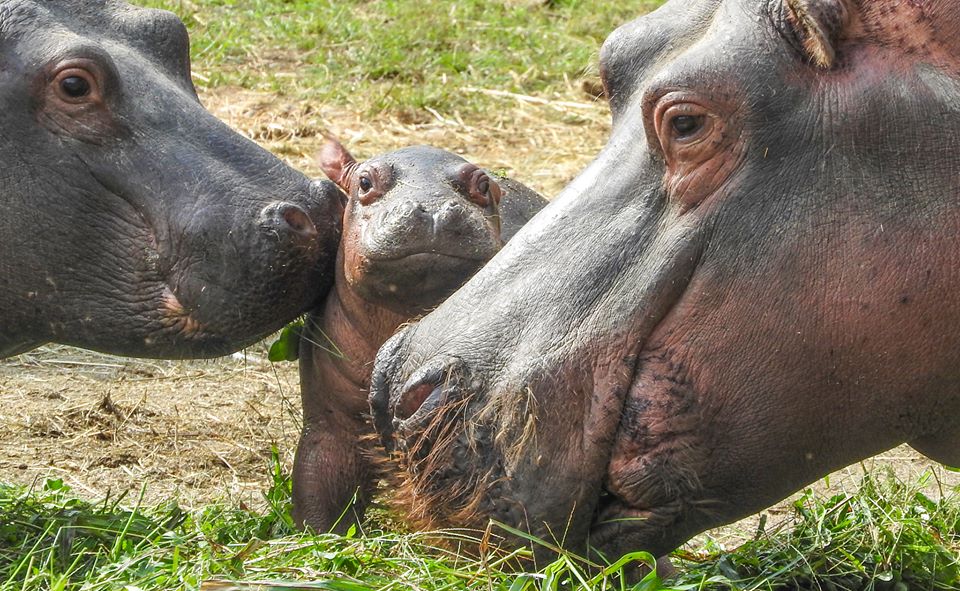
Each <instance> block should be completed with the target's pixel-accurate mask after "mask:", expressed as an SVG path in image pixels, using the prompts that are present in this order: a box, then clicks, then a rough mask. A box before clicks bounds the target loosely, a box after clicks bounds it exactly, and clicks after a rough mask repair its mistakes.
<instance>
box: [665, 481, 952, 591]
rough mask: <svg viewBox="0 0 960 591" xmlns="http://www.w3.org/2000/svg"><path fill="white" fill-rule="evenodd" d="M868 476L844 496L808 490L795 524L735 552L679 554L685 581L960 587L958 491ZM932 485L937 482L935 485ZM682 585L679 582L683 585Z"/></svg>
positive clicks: (718, 585) (700, 584)
mask: <svg viewBox="0 0 960 591" xmlns="http://www.w3.org/2000/svg"><path fill="white" fill-rule="evenodd" d="M932 478H934V476H933V473H932V472H927V473H925V474H924V476H923V477H922V478H921V480H920V481H918V482H903V481H901V480H899V479H897V478H896V477H895V476H894V475H893V474H892V472H891V473H889V474H887V473H883V472H881V473H879V474H869V473H868V474H867V475H866V476H865V477H864V479H863V481H862V483H861V485H860V487H859V488H858V489H857V490H856V491H853V492H851V493H848V494H837V495H834V496H830V497H821V496H819V495H818V494H816V493H814V492H813V490H812V489H806V490H805V491H804V492H803V494H802V495H801V496H800V498H799V499H798V500H797V501H795V502H794V503H793V507H794V510H795V515H794V518H793V520H792V522H787V523H784V524H781V525H780V526H779V527H776V528H774V529H773V530H770V531H761V532H758V535H757V537H756V539H755V540H753V541H751V542H748V543H747V544H745V545H743V546H741V547H740V548H738V549H737V550H736V551H734V552H710V548H706V549H704V550H702V551H699V552H698V553H697V554H695V555H694V554H683V553H680V554H681V555H682V556H684V557H686V558H688V559H691V558H692V559H695V560H693V561H690V562H689V563H688V566H689V570H687V571H686V572H685V573H684V574H683V576H682V577H681V578H680V583H681V584H682V585H693V586H695V587H696V588H704V589H825V590H839V589H849V590H859V589H878V590H886V589H890V590H896V591H901V590H902V591H906V590H907V589H960V492H958V491H957V490H950V489H948V488H947V489H945V488H944V487H942V486H939V487H934V488H935V489H936V490H937V494H936V495H935V496H933V497H931V496H930V495H928V494H927V493H925V492H924V490H926V489H929V488H930V486H929V485H930V484H931V479H932ZM933 484H936V483H933ZM682 585H681V586H682Z"/></svg>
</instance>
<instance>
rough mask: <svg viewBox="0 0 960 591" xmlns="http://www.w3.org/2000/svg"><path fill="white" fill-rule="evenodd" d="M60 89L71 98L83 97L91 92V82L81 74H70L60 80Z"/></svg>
mask: <svg viewBox="0 0 960 591" xmlns="http://www.w3.org/2000/svg"><path fill="white" fill-rule="evenodd" d="M60 89H61V90H62V91H63V93H64V94H65V95H67V96H69V97H70V98H83V97H85V96H87V95H88V94H90V82H89V81H87V79H86V78H81V77H80V76H69V77H67V78H64V79H63V80H61V81H60Z"/></svg>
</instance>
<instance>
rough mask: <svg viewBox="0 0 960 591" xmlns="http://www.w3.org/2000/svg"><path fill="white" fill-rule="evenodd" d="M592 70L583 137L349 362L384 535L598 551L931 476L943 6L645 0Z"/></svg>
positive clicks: (938, 349) (957, 314)
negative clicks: (815, 491)
mask: <svg viewBox="0 0 960 591" xmlns="http://www.w3.org/2000/svg"><path fill="white" fill-rule="evenodd" d="M600 66H601V71H602V74H603V79H604V84H605V87H606V91H607V95H608V96H609V97H610V104H611V108H612V111H613V131H612V135H611V137H610V140H609V142H608V144H607V146H606V148H605V149H604V150H603V151H602V152H601V153H600V155H599V156H598V157H597V159H596V160H595V161H594V162H593V163H592V164H591V165H590V166H589V167H588V168H587V169H586V170H585V171H584V172H583V173H582V174H581V175H580V176H579V178H577V179H576V180H575V181H573V183H572V184H571V185H570V186H569V187H568V188H567V189H566V190H565V191H563V193H562V194H561V195H559V196H558V197H557V198H556V199H555V200H554V201H552V202H551V204H550V205H549V206H548V207H547V208H546V209H544V210H543V211H542V212H541V213H540V214H538V215H537V216H536V217H535V218H534V219H533V220H531V221H530V223H529V224H527V225H526V226H525V227H524V228H523V230H521V231H520V232H519V233H518V234H517V236H516V237H515V238H514V239H513V240H511V242H510V243H509V244H508V245H506V246H505V247H504V249H503V250H501V252H500V253H499V254H498V255H497V256H496V257H494V258H493V260H492V261H491V262H490V263H489V264H488V265H487V266H486V267H484V268H483V269H482V270H481V271H480V272H479V273H477V274H476V275H475V276H474V277H473V279H471V280H470V281H469V282H468V283H467V284H466V285H464V287H463V288H461V289H460V290H459V291H457V293H455V294H454V295H453V296H452V297H450V298H449V299H447V300H446V301H445V302H444V303H443V304H442V305H441V306H440V307H438V308H437V309H436V310H435V311H434V312H432V313H431V314H428V315H427V316H426V317H424V318H423V319H422V320H421V321H420V322H417V323H415V324H412V325H411V326H409V327H408V328H406V329H405V330H404V331H403V332H401V333H400V334H399V335H397V336H396V337H395V338H393V339H391V340H390V341H388V342H387V344H386V345H385V346H384V347H383V349H382V350H381V352H380V353H379V355H378V359H377V363H376V369H375V372H374V375H373V379H372V394H371V403H372V407H373V415H374V420H375V423H376V425H377V429H378V431H379V432H380V433H381V435H382V436H383V438H384V441H385V442H386V443H387V444H388V445H389V446H391V447H393V448H395V449H396V450H398V452H400V453H401V454H403V456H404V468H403V470H402V477H403V478H405V479H406V485H405V487H406V488H407V489H408V490H407V494H405V495H404V498H406V499H408V500H409V511H410V515H411V520H412V521H413V522H415V523H418V524H420V525H423V526H425V527H438V526H457V527H464V526H472V527H477V528H481V529H482V528H485V527H486V526H487V524H488V522H489V520H491V519H494V520H498V521H500V522H504V523H506V524H508V525H510V526H514V527H519V528H522V529H525V530H527V531H529V532H531V533H532V534H534V535H536V536H539V537H542V538H544V539H547V540H550V541H554V540H557V541H561V540H562V542H563V543H564V544H565V545H566V546H568V547H570V548H572V549H575V550H581V551H587V550H592V551H593V552H595V553H598V554H602V555H605V556H606V557H608V558H610V559H614V558H616V557H618V556H620V555H621V554H622V553H624V552H627V551H632V550H648V551H651V552H654V553H658V554H662V553H666V552H669V551H670V550H672V549H674V548H676V547H677V546H678V545H680V544H682V543H683V542H684V541H685V540H687V539H688V538H690V537H691V536H692V535H694V534H696V533H698V532H700V531H703V530H705V529H708V528H712V527H716V526H719V525H721V524H725V523H728V522H731V521H734V520H736V519H739V518H741V517H744V516H746V515H749V514H751V513H754V512H756V511H758V510H761V509H763V508H764V507H767V506H769V505H771V504H772V503H774V502H776V501H778V500H779V499H782V498H784V497H785V496H787V495H789V494H790V493H791V492H793V491H795V490H797V489H798V488H800V487H801V486H803V485H804V484H806V483H809V482H812V481H814V480H816V479H818V478H820V477H822V476H823V475H825V474H828V473H829V472H831V471H832V470H835V469H837V468H839V467H842V466H845V465H847V464H850V463H852V462H856V461H858V460H860V459H863V458H866V457H868V456H871V455H873V454H876V453H878V452H881V451H883V450H886V449H888V448H891V447H893V446H895V445H898V444H900V443H903V442H907V443H909V444H911V445H912V446H913V447H915V448H916V449H918V450H919V451H921V452H923V453H924V454H927V455H928V456H929V457H931V458H932V459H934V460H937V461H941V462H945V463H949V464H953V465H958V464H960V10H957V5H956V3H955V2H951V1H946V0H909V1H907V0H869V1H867V0H860V1H856V0H673V1H671V2H667V3H666V4H665V5H664V6H663V7H662V8H660V9H659V10H657V11H656V12H654V13H652V14H650V15H649V16H646V17H644V18H641V19H639V20H637V21H635V22H632V23H630V24H627V25H625V26H623V27H622V28H620V29H619V30H617V31H616V32H615V33H613V34H612V35H611V36H610V38H609V39H608V40H607V41H606V43H605V44H604V47H603V50H602V52H601V58H600ZM513 542H514V543H522V541H521V540H517V539H515V540H513ZM544 552H545V551H544Z"/></svg>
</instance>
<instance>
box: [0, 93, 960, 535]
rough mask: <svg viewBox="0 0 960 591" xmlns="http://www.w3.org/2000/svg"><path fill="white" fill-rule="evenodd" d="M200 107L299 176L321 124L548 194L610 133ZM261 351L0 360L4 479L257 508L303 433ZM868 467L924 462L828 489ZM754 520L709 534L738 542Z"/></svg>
mask: <svg viewBox="0 0 960 591" xmlns="http://www.w3.org/2000/svg"><path fill="white" fill-rule="evenodd" d="M465 92H470V90H465ZM204 101H205V103H206V104H207V105H208V106H209V107H210V108H211V110H212V111H213V112H214V113H216V114H217V115H218V116H220V117H221V118H223V119H225V120H226V121H227V122H228V123H230V124H231V125H232V126H234V127H235V128H237V129H239V130H241V131H242V132H243V133H245V134H246V135H248V136H249V137H251V138H252V139H254V140H256V141H258V142H260V143H261V144H262V145H264V146H265V147H267V148H269V149H271V150H272V151H274V152H275V153H277V154H279V155H281V156H282V157H284V158H286V159H287V160H288V161H289V162H290V163H291V164H293V165H294V166H297V167H299V168H301V169H303V170H305V171H307V172H308V173H312V174H319V171H318V169H317V167H316V166H315V164H314V162H313V157H314V155H315V154H316V153H317V151H318V148H319V146H320V145H321V143H322V141H323V138H324V135H325V134H328V133H331V134H334V135H336V136H338V137H339V138H340V139H341V140H342V141H343V142H344V143H345V144H346V145H347V146H348V147H349V148H350V149H351V150H352V151H353V152H354V154H355V155H356V156H357V157H359V158H366V157H369V156H371V155H373V154H376V153H379V152H384V151H388V150H392V149H395V148H398V147H401V146H406V145H411V144H422V143H427V144H433V145H436V146H439V147H443V148H446V149H450V150H453V151H456V152H458V153H460V154H462V155H464V156H465V157H466V158H468V159H471V160H474V161H475V162H477V163H478V164H480V165H482V166H485V167H487V168H490V169H494V170H501V171H504V172H506V173H507V174H509V175H511V176H513V177H514V178H517V179H518V180H520V181H522V182H525V183H527V184H529V185H531V186H532V187H534V188H536V189H538V190H540V191H541V192H543V193H544V194H546V195H554V194H556V193H557V192H558V191H559V189H561V188H562V187H563V186H564V185H566V184H567V183H568V182H569V181H570V180H571V179H572V178H573V177H574V176H575V174H576V173H577V172H579V171H580V170H581V169H582V168H583V167H584V166H585V165H586V164H587V163H588V162H589V161H590V160H591V159H592V158H593V156H594V155H595V154H596V153H597V152H598V151H599V150H600V148H601V147H602V146H603V143H604V141H605V139H606V136H607V132H608V115H607V109H606V106H605V105H603V104H594V105H591V104H590V100H589V98H587V96H586V94H584V92H583V91H582V90H580V89H579V88H571V90H570V92H569V95H568V96H563V97H554V98H550V99H547V100H544V99H533V98H531V97H522V96H503V101H504V108H503V110H502V111H500V112H498V113H496V114H494V115H491V116H490V118H489V119H485V120H482V121H464V120H462V119H461V118H459V117H457V116H455V115H454V116H445V115H442V114H440V113H429V112H426V113H421V112H417V113H414V112H411V113H406V114H403V113H401V114H393V115H384V116H378V117H368V116H364V115H361V114H357V113H351V112H347V111H345V110H343V109H338V108H331V107H326V106H323V105H312V104H302V103H298V102H295V101H291V100H289V99H285V98H283V97H279V96H274V95H266V94H258V93H254V92H250V91H244V90H238V89H221V90H218V91H217V92H216V93H215V94H208V95H207V96H205V97H204ZM265 358H266V349H265V347H264V346H263V345H259V346H256V347H253V348H252V349H251V350H249V351H247V352H246V353H244V354H238V355H236V356H234V357H231V358H226V359H221V360H215V361H194V362H163V361H143V360H130V359H121V358H116V357H109V356H105V355H99V354H96V353H90V352H84V351H78V350H75V349H70V348H66V347H45V348H42V349H40V350H37V351H34V352H31V353H29V354H26V355H21V356H19V357H17V358H13V359H8V360H4V361H0V449H2V450H3V453H2V454H0V481H6V482H13V483H21V484H25V485H30V484H32V483H35V482H42V481H43V480H44V479H47V478H61V479H63V480H64V482H66V483H67V484H69V485H70V486H71V487H73V488H74V490H76V491H77V492H78V493H79V494H81V495H83V496H85V497H88V498H101V497H103V496H105V495H107V494H112V495H115V494H118V493H121V492H124V491H127V492H129V493H131V494H132V495H133V497H134V498H136V495H137V494H138V493H139V491H140V489H141V487H143V488H144V490H145V500H146V502H148V503H154V502H158V501H162V500H165V499H169V498H176V499H178V500H179V502H180V503H181V504H182V505H184V506H185V507H188V508H194V507H198V506H201V505H203V504H206V503H209V502H211V501H213V500H217V499H223V498H227V499H229V500H231V501H234V502H238V503H245V504H247V505H251V506H259V505H260V504H261V503H262V491H264V490H266V489H267V488H268V487H269V484H270V476H269V470H268V467H269V465H270V457H271V449H273V448H276V449H278V450H279V453H280V457H281V459H282V461H283V462H284V464H285V466H286V467H287V469H288V470H289V467H290V465H291V464H292V459H293V451H294V449H295V445H296V441H297V436H298V433H299V429H300V401H299V392H298V377H297V370H296V366H295V365H294V364H280V365H273V364H270V363H268V362H267V361H266V360H265ZM877 465H890V466H894V467H895V469H896V471H897V472H898V473H899V474H900V475H901V476H902V477H904V478H908V479H912V478H916V475H917V474H919V473H920V472H921V471H923V470H926V469H928V468H931V463H930V462H928V461H927V460H925V459H923V458H921V457H920V456H919V455H918V454H916V453H914V452H912V451H910V450H909V449H908V448H900V449H897V450H894V451H892V452H889V453H887V454H884V455H883V456H881V457H879V458H876V459H873V460H870V461H869V462H866V463H864V464H863V466H862V467H861V466H856V467H853V468H848V469H845V470H843V471H841V472H840V473H838V474H837V475H834V476H833V477H832V478H831V480H830V487H829V490H830V491H832V492H839V491H843V490H850V489H851V488H852V487H854V486H855V485H856V482H858V480H859V475H860V474H862V470H863V469H864V468H866V469H873V468H874V467H876V466H877ZM932 469H933V470H935V471H936V474H937V480H935V481H933V482H932V489H935V488H936V486H937V483H938V482H939V483H942V484H943V485H944V486H947V487H949V486H957V485H960V475H957V474H952V473H948V472H945V471H944V470H942V469H941V468H937V467H932ZM820 486H821V487H822V488H825V489H826V487H825V485H824V484H823V483H821V485H820ZM931 492H932V493H933V494H936V490H931ZM769 513H770V515H772V517H773V519H771V522H774V521H776V519H778V518H782V517H784V516H785V515H788V514H789V513H790V509H789V507H788V505H786V504H781V505H779V506H778V507H777V508H774V509H772V510H771V511H770V512H769ZM756 523H757V521H756V519H755V518H754V519H752V520H747V521H745V522H743V523H741V524H740V525H739V526H735V527H732V528H724V529H723V530H720V531H718V532H713V533H712V534H711V535H713V536H714V537H715V538H716V539H717V540H719V541H720V542H721V543H722V544H725V545H727V546H733V545H736V543H738V542H739V541H742V540H743V539H744V537H747V536H749V535H751V534H752V533H753V532H754V531H755V528H756Z"/></svg>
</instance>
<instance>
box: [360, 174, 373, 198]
mask: <svg viewBox="0 0 960 591" xmlns="http://www.w3.org/2000/svg"><path fill="white" fill-rule="evenodd" d="M371 189H373V181H372V180H370V177H369V176H367V175H366V174H364V175H361V177H360V192H362V193H369V192H370V190H371Z"/></svg>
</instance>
